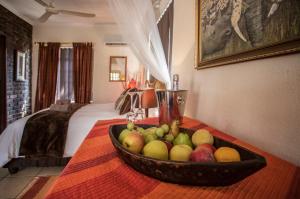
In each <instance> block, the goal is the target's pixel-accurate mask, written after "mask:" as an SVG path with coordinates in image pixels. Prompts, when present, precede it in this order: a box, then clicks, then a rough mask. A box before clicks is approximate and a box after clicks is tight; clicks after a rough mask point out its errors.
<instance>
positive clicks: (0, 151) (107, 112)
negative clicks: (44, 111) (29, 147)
mask: <svg viewBox="0 0 300 199" xmlns="http://www.w3.org/2000/svg"><path fill="white" fill-rule="evenodd" d="M30 117H31V116H27V117H24V118H22V119H19V120H17V121H15V122H14V123H12V124H10V125H8V126H7V128H6V129H5V130H4V131H3V133H2V134H1V135H0V166H1V167H2V166H3V165H5V164H6V163H7V162H9V160H10V159H12V158H17V157H20V156H19V148H20V143H21V139H22V135H23V129H24V126H25V124H26V121H27V120H28V119H29V118H30ZM125 117H126V115H119V114H118V113H117V112H116V111H115V110H114V104H113V103H109V104H89V105H86V106H84V107H82V108H80V109H79V110H77V111H76V112H75V113H74V114H73V115H72V117H71V118H70V121H69V127H68V133H67V139H66V145H65V151H64V157H71V156H73V154H74V153H75V152H76V150H77V149H78V147H79V146H80V144H81V142H82V141H83V139H84V138H85V137H86V136H87V134H88V133H89V131H90V130H91V128H92V127H93V126H94V124H95V122H96V121H97V120H106V119H113V118H125Z"/></svg>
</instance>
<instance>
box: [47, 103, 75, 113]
mask: <svg viewBox="0 0 300 199" xmlns="http://www.w3.org/2000/svg"><path fill="white" fill-rule="evenodd" d="M69 107H70V104H51V106H50V109H49V110H50V111H59V112H68V111H69Z"/></svg>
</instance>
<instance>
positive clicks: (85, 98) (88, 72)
mask: <svg viewBox="0 0 300 199" xmlns="http://www.w3.org/2000/svg"><path fill="white" fill-rule="evenodd" d="M92 62H93V45H92V43H73V67H74V68H73V80H74V97H75V102H76V103H81V104H86V103H90V101H91V96H92V65H93V63H92Z"/></svg>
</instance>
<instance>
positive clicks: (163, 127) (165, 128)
mask: <svg viewBox="0 0 300 199" xmlns="http://www.w3.org/2000/svg"><path fill="white" fill-rule="evenodd" d="M160 128H162V129H163V130H164V132H165V133H168V132H169V130H170V128H169V125H167V124H163V125H161V127H160Z"/></svg>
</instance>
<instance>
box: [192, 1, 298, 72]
mask: <svg viewBox="0 0 300 199" xmlns="http://www.w3.org/2000/svg"><path fill="white" fill-rule="evenodd" d="M210 1H211V0H195V2H196V26H195V27H196V31H195V32H196V35H195V38H196V44H195V68H196V69H204V68H210V67H216V66H222V65H227V64H232V63H238V62H244V61H249V60H255V59H261V58H266V57H273V56H278V55H283V54H289V53H295V52H299V51H300V9H293V8H292V6H295V7H296V8H297V6H298V8H299V7H300V1H297V0H286V1H281V4H282V5H279V6H278V7H279V8H278V9H280V10H278V11H277V12H278V13H276V12H275V13H273V14H272V15H271V17H274V19H273V18H271V17H269V18H270V19H267V20H265V21H263V20H261V21H263V22H262V24H260V26H261V30H262V29H263V28H266V29H267V28H269V26H268V25H269V24H270V23H272V24H271V25H272V28H273V27H274V26H275V27H276V25H278V27H279V25H280V26H283V27H286V29H287V30H285V32H284V33H285V34H286V35H289V37H283V38H284V39H283V40H280V38H279V36H277V35H275V36H277V37H274V41H275V40H276V42H273V43H272V42H269V43H268V42H266V40H268V39H269V37H268V35H266V34H267V33H271V31H272V28H269V29H270V30H267V31H263V32H260V31H256V32H255V31H253V30H251V31H252V32H251V33H252V35H251V34H249V33H247V31H248V30H249V29H250V28H251V27H250V28H249V27H246V26H245V24H244V26H241V25H240V24H242V23H241V22H243V23H245V21H246V20H247V19H245V18H246V17H247V15H245V16H243V9H241V10H242V12H241V14H240V20H238V22H239V23H236V24H238V26H241V28H240V27H238V28H237V25H236V26H234V28H233V25H232V24H233V22H232V21H233V20H232V18H233V17H232V16H231V17H227V18H230V19H228V20H230V22H231V24H230V25H228V26H225V25H223V26H222V28H220V27H221V26H220V25H219V24H222V23H221V22H218V25H219V26H220V27H216V26H217V25H215V27H216V28H214V27H213V26H212V25H210V24H211V23H205V22H206V21H205V20H207V21H209V20H210V16H208V17H207V15H209V14H211V13H210V12H207V9H205V8H206V7H205V4H204V3H205V2H210ZM219 1H222V2H223V3H224V2H227V7H228V8H227V9H228V10H230V9H233V7H234V6H233V5H232V4H233V2H243V0H241V1H239V0H236V1H233V0H219ZM249 1H251V0H249ZM249 1H248V2H249ZM253 1H254V0H253ZM214 2H216V1H214ZM217 2H218V1H217ZM270 2H271V1H270ZM255 3H261V1H256V2H255ZM292 3H295V4H296V5H292ZM245 4H246V1H244V3H243V4H241V6H244V7H245V6H246V5H245ZM210 6H216V7H217V6H218V5H217V4H216V5H210ZM264 6H265V7H268V9H269V7H270V8H272V6H273V4H271V3H268V4H266V3H265V4H264ZM220 7H221V6H219V8H220ZM224 7H226V5H225V6H224V5H223V7H221V8H223V9H224ZM287 7H290V8H291V9H290V11H289V12H292V13H289V12H284V10H285V9H286V8H287ZM242 8H243V7H242ZM247 9H248V10H246V11H244V14H245V13H246V12H247V11H248V12H250V11H249V9H251V8H249V7H248V8H247ZM252 9H258V8H257V7H254V8H252ZM268 9H265V10H268ZM215 10H216V9H215ZM280 11H282V13H279V12H280ZM202 12H205V13H209V14H207V15H204V13H202ZM226 12H227V13H228V15H229V14H230V12H228V11H227V10H223V11H222V12H221V11H220V12H218V11H217V14H216V15H218V14H219V15H220V14H221V13H226ZM266 13H268V12H265V13H262V15H263V14H264V15H268V16H269V15H270V11H269V13H268V14H266ZM287 13H289V14H287ZM231 15H232V13H231ZM248 15H249V14H248ZM203 16H204V17H203ZM214 16H215V15H214ZM287 16H289V17H290V18H291V17H294V18H293V20H294V21H293V23H296V25H297V24H299V26H292V25H291V24H289V23H291V22H290V21H287V22H286V24H284V23H283V24H284V25H283V24H278V23H279V22H278V19H282V20H283V19H285V18H288V17H287ZM201 17H202V18H201ZM217 17H218V16H217ZM263 17H265V16H262V17H261V19H263ZM207 18H208V19H207ZM219 18H220V19H221V18H222V20H223V21H225V19H227V18H226V17H219ZM290 18H288V19H290ZM214 20H215V21H217V20H218V18H217V19H214ZM282 20H280V21H282ZM211 21H212V20H211ZM223 21H222V22H223ZM295 21H296V22H295ZM225 22H226V23H228V21H225ZM225 22H223V24H226V23H225ZM252 23H253V22H252ZM276 23H277V24H276ZM203 24H209V25H206V26H205V27H203ZM215 24H217V22H215ZM265 24H267V25H266V26H264V25H265ZM247 25H248V24H247ZM254 25H256V26H259V25H257V24H254ZM254 25H253V26H254ZM271 25H270V27H271ZM293 25H294V24H293ZM224 27H225V28H224ZM226 27H228V30H227V29H226ZM208 28H210V29H209V30H207V29H208ZM217 28H219V29H217ZM236 29H239V30H238V31H235V30H236ZM273 29H274V28H273ZM216 30H219V31H216ZM226 30H227V33H226ZM275 30H276V29H275ZM290 30H293V31H294V32H296V33H295V34H294V32H292V33H293V34H292V33H289V32H288V31H290ZM214 31H215V32H214ZM222 31H223V32H224V34H228V32H230V37H226V38H227V39H228V40H227V41H225V42H224V40H222V39H218V38H224V37H221V36H222V35H221V36H219V37H217V36H215V38H214V39H211V38H213V37H209V36H207V35H208V34H209V33H210V32H212V33H214V34H215V35H218V34H219V33H220V32H222ZM278 31H282V30H278ZM237 32H238V33H239V34H237ZM253 32H254V33H253ZM201 33H203V35H202V34H201ZM243 34H244V35H245V37H244V36H243ZM255 34H258V35H262V36H259V37H260V38H261V40H260V41H259V40H258V41H259V42H257V41H255V42H256V43H255V42H253V40H254V39H256V38H255ZM272 34H273V33H272ZM210 35H213V34H210ZM228 35H229V34H228ZM253 35H254V36H253ZM269 35H270V37H273V36H274V35H271V34H269ZM251 36H252V38H251ZM204 38H205V39H204ZM206 38H209V39H206ZM243 39H245V41H246V42H245V41H244V40H243ZM251 39H252V41H251ZM204 41H205V42H204ZM218 41H220V43H221V44H223V45H224V43H225V45H224V47H223V48H222V49H221V50H220V49H218V48H220V46H221V47H222V45H217V44H218V43H217V44H216V45H214V43H216V42H218ZM226 42H227V43H226ZM230 42H231V43H230ZM207 44H208V45H207ZM243 45H244V46H245V50H243V48H242V47H241V46H243ZM234 46H238V47H240V49H239V51H237V50H236V52H234V51H235V48H233V47H234ZM226 48H228V49H229V50H228V49H226ZM230 48H231V49H233V50H230ZM230 51H232V52H234V53H232V52H231V53H228V52H230ZM211 52H213V53H211ZM226 52H227V53H226ZM209 53H211V54H209Z"/></svg>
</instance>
